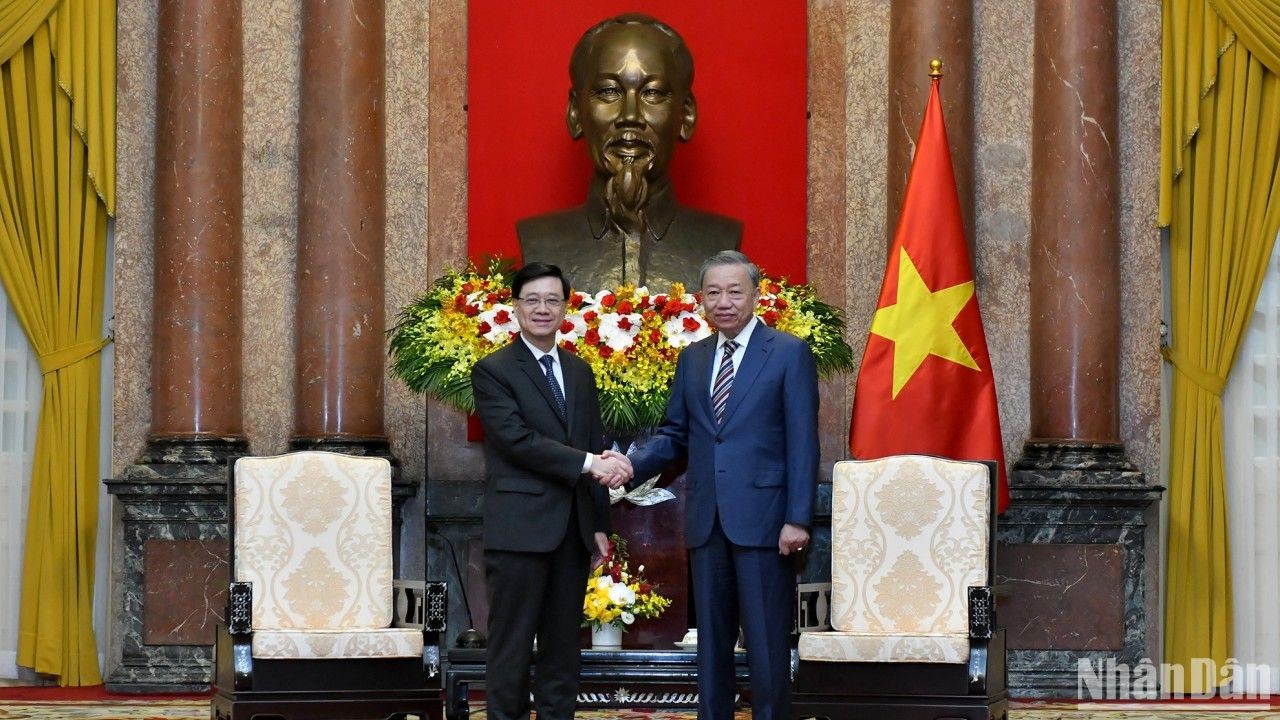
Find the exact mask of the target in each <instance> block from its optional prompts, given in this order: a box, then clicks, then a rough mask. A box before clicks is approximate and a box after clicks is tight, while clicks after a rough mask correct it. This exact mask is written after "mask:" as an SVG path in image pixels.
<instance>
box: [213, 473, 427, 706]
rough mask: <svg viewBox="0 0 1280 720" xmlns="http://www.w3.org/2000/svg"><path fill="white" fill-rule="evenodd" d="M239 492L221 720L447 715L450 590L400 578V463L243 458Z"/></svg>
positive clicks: (218, 691)
mask: <svg viewBox="0 0 1280 720" xmlns="http://www.w3.org/2000/svg"><path fill="white" fill-rule="evenodd" d="M227 493H228V503H229V508H230V510H231V513H230V516H231V517H230V519H229V523H228V524H229V527H230V535H231V562H230V564H231V579H232V583H231V588H230V599H229V601H228V608H227V616H226V620H227V623H226V625H225V626H222V627H220V628H219V632H218V639H217V644H216V646H215V649H214V665H215V677H214V684H215V694H214V698H213V718H214V720H241V719H245V720H247V719H248V718H252V717H255V716H257V715H263V716H270V717H273V718H293V717H299V718H301V717H305V718H350V719H357V718H369V719H370V720H374V719H377V720H381V719H383V718H388V717H413V716H417V717H419V718H421V719H422V720H426V718H428V717H432V718H438V717H440V715H441V709H442V705H441V698H440V679H439V675H440V673H439V667H438V660H439V652H438V646H437V645H436V642H437V641H436V637H437V633H439V632H440V631H442V630H443V629H444V625H443V618H444V587H443V584H441V583H426V584H424V583H420V582H419V583H405V584H402V585H400V586H399V587H397V586H396V584H395V583H393V581H392V536H391V533H392V509H391V466H390V464H389V463H388V462H387V460H386V459H384V458H374V457H357V456H350V455H340V454H337V453H329V452H316V451H307V452H297V453H290V454H287V455H279V456H275V457H245V458H240V459H239V460H237V461H236V462H235V464H234V465H233V467H232V468H231V471H230V476H229V478H228V483H227ZM396 595H398V597H396ZM406 616H407V617H406Z"/></svg>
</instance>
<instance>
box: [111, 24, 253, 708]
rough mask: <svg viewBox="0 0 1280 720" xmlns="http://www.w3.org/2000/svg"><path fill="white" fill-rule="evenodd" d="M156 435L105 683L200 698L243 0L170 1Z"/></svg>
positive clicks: (162, 103)
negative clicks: (211, 0) (212, 0)
mask: <svg viewBox="0 0 1280 720" xmlns="http://www.w3.org/2000/svg"><path fill="white" fill-rule="evenodd" d="M157 45H158V54H157V61H156V129H155V133H156V134H155V211H154V237H155V249H154V258H155V264H154V268H155V274H154V282H155V285H154V293H155V301H154V315H153V336H152V357H151V363H152V364H151V367H152V373H151V378H152V383H151V386H152V387H151V393H152V395H151V433H150V440H149V442H148V446H147V448H146V450H144V451H143V453H142V455H141V456H140V457H139V458H138V459H137V460H136V461H135V463H134V464H133V465H131V466H129V467H128V468H126V469H125V471H124V473H123V474H122V476H121V477H120V478H118V479H115V480H109V481H107V484H108V489H109V491H110V492H111V493H112V494H114V495H115V496H116V498H117V500H118V501H119V507H120V508H121V522H120V524H119V526H118V527H117V528H116V542H115V543H113V555H114V556H115V557H114V558H113V560H114V564H115V566H116V577H115V587H113V622H115V623H116V627H115V631H114V632H113V633H112V637H113V642H112V647H111V652H110V654H109V657H110V660H109V667H108V673H107V678H106V684H107V687H108V688H109V689H112V690H117V691H126V692H151V691H162V692H176V691H200V690H203V689H204V688H207V687H208V685H209V680H210V660H211V651H210V646H211V645H212V643H213V638H214V624H215V623H216V622H218V621H219V620H220V615H221V611H222V606H223V600H222V598H223V597H224V596H225V590H226V584H227V566H226V554H227V553H226V550H227V542H226V477H227V467H226V464H227V462H228V461H229V460H230V459H232V458H234V457H236V456H238V455H242V454H244V452H245V451H246V443H245V440H244V437H243V428H242V413H241V400H240V383H241V299H240V270H241V226H242V192H241V165H240V158H241V148H242V127H241V113H240V107H241V105H242V86H241V70H242V51H241V20H240V2H239V1H238V0H226V1H220V2H216V3H208V2H203V1H202V0H184V1H179V2H164V3H161V4H160V6H159V15H158V31H157Z"/></svg>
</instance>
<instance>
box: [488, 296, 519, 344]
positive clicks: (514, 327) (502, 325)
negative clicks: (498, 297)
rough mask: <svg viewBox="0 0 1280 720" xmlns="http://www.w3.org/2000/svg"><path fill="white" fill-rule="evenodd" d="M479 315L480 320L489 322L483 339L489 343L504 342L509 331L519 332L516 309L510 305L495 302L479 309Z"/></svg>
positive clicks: (509, 333)
mask: <svg viewBox="0 0 1280 720" xmlns="http://www.w3.org/2000/svg"><path fill="white" fill-rule="evenodd" d="M479 317H480V321H481V322H486V323H489V332H486V333H485V334H484V339H485V340H488V341H489V342H491V343H498V342H506V339H507V337H508V336H510V335H511V333H513V332H520V322H519V321H518V320H516V309H515V308H514V307H512V306H510V305H506V304H504V303H495V304H494V305H493V307H491V308H489V309H488V310H483V311H481V312H480V316H479ZM504 321H505V322H504Z"/></svg>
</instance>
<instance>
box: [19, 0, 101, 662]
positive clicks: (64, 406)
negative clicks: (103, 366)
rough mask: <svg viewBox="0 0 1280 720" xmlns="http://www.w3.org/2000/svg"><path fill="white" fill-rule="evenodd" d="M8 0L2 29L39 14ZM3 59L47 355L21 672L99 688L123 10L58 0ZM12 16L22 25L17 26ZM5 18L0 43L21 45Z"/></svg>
mask: <svg viewBox="0 0 1280 720" xmlns="http://www.w3.org/2000/svg"><path fill="white" fill-rule="evenodd" d="M39 4H40V3H33V2H30V0H28V2H26V3H18V2H9V1H7V0H6V1H4V2H0V23H4V22H7V21H10V20H13V22H15V23H16V22H19V21H21V22H28V21H29V20H30V17H32V14H33V13H34V14H35V15H39V13H38V12H36V10H31V11H30V12H29V13H26V14H24V13H21V12H18V11H17V10H16V9H14V8H17V7H18V6H19V5H27V6H33V7H34V6H36V5H39ZM45 4H47V5H49V6H50V9H52V10H53V13H52V14H50V13H49V12H45V13H44V14H43V15H42V16H40V20H39V22H36V23H35V25H34V26H33V27H31V28H30V31H29V33H28V36H27V37H25V38H18V40H17V41H15V42H14V43H13V47H12V48H11V50H12V54H11V55H8V56H3V57H5V58H6V59H5V60H4V63H3V65H0V123H3V125H2V126H0V281H3V283H4V287H5V290H6V291H7V292H8V294H9V298H10V300H11V302H12V304H13V306H14V310H15V312H16V314H17V316H18V319H19V321H20V322H21V323H22V326H23V329H24V330H25V331H26V334H27V337H28V339H29V340H30V342H31V345H32V347H33V348H34V349H35V351H36V353H37V354H38V355H39V356H40V368H41V371H42V373H43V374H44V396H43V400H42V404H41V407H40V421H39V425H38V428H37V431H36V446H35V460H34V470H33V472H32V478H31V500H30V506H29V509H28V515H27V537H26V546H25V556H24V562H23V580H22V608H21V618H20V635H19V641H18V664H20V665H24V666H27V667H31V668H34V669H35V670H36V671H37V672H40V673H44V674H47V675H54V676H57V679H58V682H59V684H61V685H91V684H97V683H100V682H101V676H100V674H99V671H98V661H97V650H96V648H95V644H94V636H93V558H94V545H95V541H96V536H97V516H98V482H99V475H98V410H99V392H100V388H99V384H100V383H99V355H98V351H99V350H100V349H101V348H102V346H103V345H104V344H105V341H104V339H103V337H102V309H103V308H102V305H103V283H104V271H105V269H104V254H105V250H106V238H107V217H108V215H109V214H110V213H112V212H113V211H114V192H115V180H114V172H115V170H114V166H115V2H114V1H113V0H58V1H57V2H53V3H45ZM15 18H16V19H15ZM17 36H18V33H17V32H16V31H11V30H10V28H9V27H8V26H6V25H2V24H0V49H3V48H5V47H7V46H6V45H4V43H5V42H6V41H10V40H12V39H13V38H15V37H17Z"/></svg>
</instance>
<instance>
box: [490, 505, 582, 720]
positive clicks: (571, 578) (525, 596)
mask: <svg viewBox="0 0 1280 720" xmlns="http://www.w3.org/2000/svg"><path fill="white" fill-rule="evenodd" d="M574 505H575V507H574V509H573V512H571V513H570V514H569V523H568V526H567V527H566V528H565V533H564V538H563V539H562V540H561V541H560V544H559V545H558V546H556V548H555V549H553V550H551V551H550V552H518V551H509V550H485V553H484V564H485V580H486V582H487V584H488V590H489V646H488V653H487V658H486V664H485V701H486V708H487V710H488V718H489V720H528V718H529V709H530V706H529V675H528V673H527V671H526V670H525V668H528V667H529V666H530V662H531V660H532V659H533V658H532V655H533V640H534V637H535V636H536V637H537V639H538V658H537V664H536V666H535V667H534V678H533V695H534V703H535V705H536V710H537V711H538V720H572V718H573V711H574V705H575V703H576V701H577V695H578V669H579V665H580V663H581V647H580V646H581V642H580V639H579V638H580V635H581V631H580V627H581V622H582V599H583V596H584V595H585V594H586V585H587V573H588V570H589V567H588V565H589V562H590V555H589V553H588V552H587V549H586V547H584V546H583V544H582V539H581V538H580V537H579V535H578V512H577V507H576V505H577V503H576V502H575V503H574Z"/></svg>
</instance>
